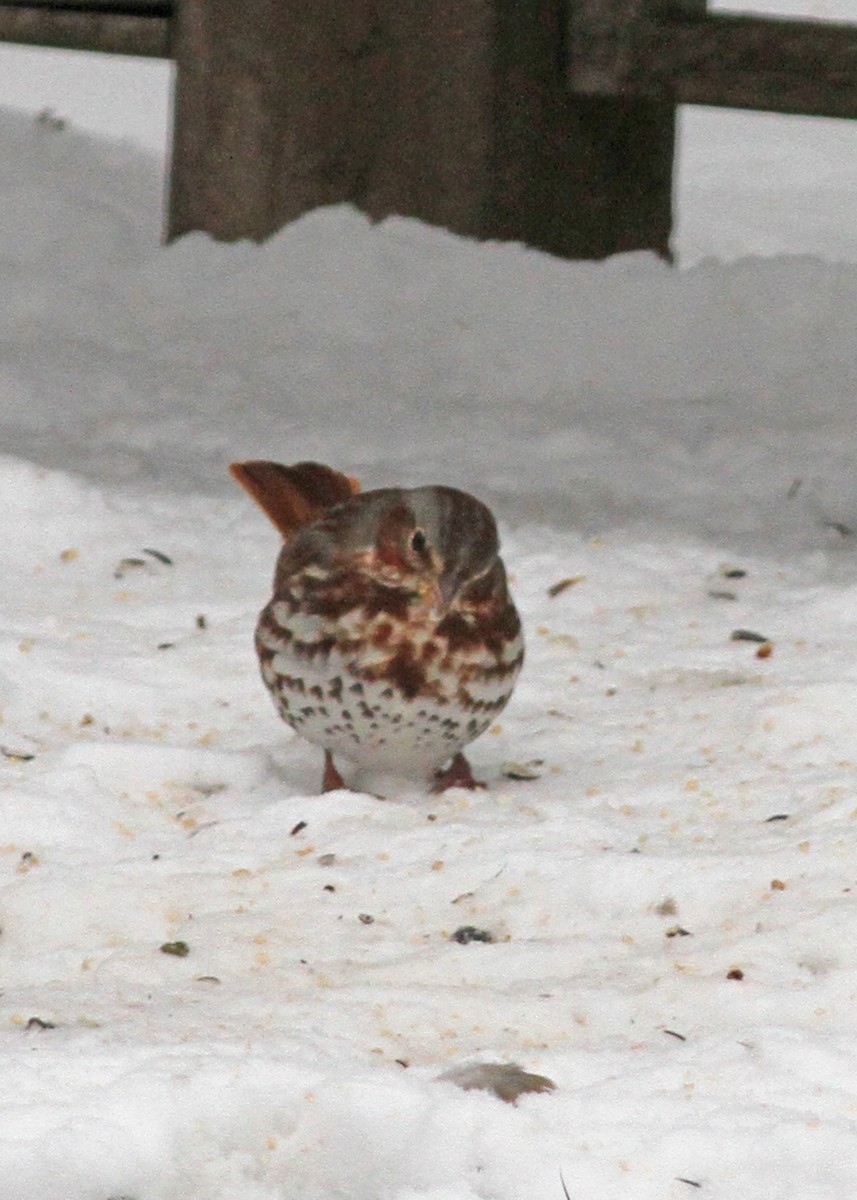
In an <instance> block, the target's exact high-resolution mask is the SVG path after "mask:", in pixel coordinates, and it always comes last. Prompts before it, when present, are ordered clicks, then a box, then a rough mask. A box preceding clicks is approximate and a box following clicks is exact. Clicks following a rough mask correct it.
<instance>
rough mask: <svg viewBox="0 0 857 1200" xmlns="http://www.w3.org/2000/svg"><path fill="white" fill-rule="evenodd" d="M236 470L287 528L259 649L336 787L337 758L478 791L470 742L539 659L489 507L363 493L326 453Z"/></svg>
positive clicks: (393, 491)
mask: <svg viewBox="0 0 857 1200" xmlns="http://www.w3.org/2000/svg"><path fill="white" fill-rule="evenodd" d="M230 469H231V472H232V474H233V476H234V477H235V479H237V481H238V482H239V483H240V484H242V486H243V487H245V488H246V489H247V491H248V492H249V493H250V495H251V496H253V498H254V499H255V500H256V501H257V502H258V503H259V504H260V505H261V507H262V508H263V509H264V510H265V512H266V513H267V515H268V516H269V517H270V518H271V520H272V521H273V522H274V524H275V525H276V526H277V528H278V529H279V530H280V532H281V533H282V534H283V536H284V538H285V545H284V546H283V549H282V551H281V552H280V557H279V560H278V562H277V570H276V576H275V579H274V594H273V596H272V598H271V600H270V602H269V604H268V605H267V606H266V607H265V608H264V609H263V610H262V612H261V614H260V616H259V622H258V625H257V627H256V650H257V652H258V655H259V662H260V665H261V670H262V678H263V679H264V681H265V683H266V684H267V687H268V689H269V691H270V692H271V695H272V696H273V698H274V703H275V704H276V706H277V709H278V710H279V713H280V715H281V716H282V717H283V719H284V720H285V721H287V722H288V724H289V725H291V726H292V728H293V729H295V730H297V732H298V733H299V734H301V735H302V736H303V737H305V738H307V739H308V740H309V741H310V742H314V743H315V744H316V745H319V746H321V747H322V748H323V749H324V752H325V767H324V775H323V779H322V787H323V790H324V791H330V790H332V789H334V788H337V787H342V786H343V780H342V776H341V775H340V774H339V771H338V770H337V768H336V766H335V765H334V761H333V756H334V754H336V755H343V756H344V757H346V758H350V759H352V760H353V761H354V763H355V764H356V765H357V766H358V767H360V768H362V769H368V770H373V771H385V772H394V773H395V774H397V775H422V776H424V777H427V778H428V777H432V778H433V779H434V788H433V790H435V791H442V790H443V789H444V788H446V787H452V786H459V787H469V788H473V787H477V786H479V785H478V784H477V783H476V781H475V780H474V778H473V774H472V772H471V770H470V765H469V763H468V762H467V759H466V758H465V757H464V755H463V753H462V748H463V747H464V746H466V745H467V744H468V743H469V742H472V741H473V739H474V738H476V737H478V736H479V734H480V733H482V732H483V730H485V729H486V728H487V726H488V725H489V724H490V723H491V721H492V720H493V719H494V717H496V715H497V713H499V712H500V710H501V709H502V708H503V706H504V705H505V704H506V702H507V700H508V699H509V696H510V695H511V693H512V688H513V686H514V684H515V679H516V677H517V675H518V672H519V671H520V668H521V663H522V662H523V657H524V643H523V637H522V633H521V622H520V620H519V618H518V614H517V611H516V610H515V606H514V604H513V603H512V600H511V598H510V596H509V592H508V590H507V587H506V572H505V570H504V568H503V563H502V561H501V559H500V558H499V555H498V542H497V527H496V525H495V523H494V518H493V516H492V515H491V513H490V511H489V510H488V508H486V506H485V505H484V504H482V503H481V502H480V501H479V500H476V499H475V498H474V497H473V496H470V495H468V494H467V493H466V492H460V491H458V490H457V489H456V488H450V487H420V488H412V489H410V490H408V489H404V488H380V489H379V490H377V491H370V492H362V493H361V492H360V491H359V487H358V485H357V483H356V482H355V481H354V480H351V479H349V478H347V477H346V476H345V475H342V474H340V473H339V472H338V471H334V470H333V469H332V468H330V467H324V466H321V465H320V464H318V463H298V464H296V465H295V466H292V467H285V466H280V465H279V464H278V463H272V462H245V463H234V464H233V465H232V467H231V468H230ZM443 767H445V769H444V770H441V768H443Z"/></svg>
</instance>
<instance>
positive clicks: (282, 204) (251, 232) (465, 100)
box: [0, 0, 857, 258]
mask: <svg viewBox="0 0 857 1200" xmlns="http://www.w3.org/2000/svg"><path fill="white" fill-rule="evenodd" d="M2 40H6V41H12V42H21V43H26V44H30V45H43V46H51V47H58V48H65V49H77V50H98V51H105V52H108V53H114V54H132V55H144V56H156V57H164V58H173V59H175V61H176V68H177V69H176V92H175V104H174V112H175V122H174V129H173V144H172V156H171V181H170V200H169V216H168V234H169V236H170V237H177V236H179V235H181V234H183V233H186V232H190V231H191V230H206V231H208V232H209V233H211V234H212V235H214V236H215V237H218V238H221V239H224V240H230V239H235V238H242V237H251V238H257V239H261V238H265V237H267V236H269V235H270V234H271V233H273V232H275V231H276V230H277V229H279V228H280V227H281V226H282V225H283V224H284V223H285V222H286V221H289V220H291V219H293V218H294V217H296V216H298V215H299V214H300V213H302V212H305V211H307V210H308V209H310V208H313V207H315V206H317V205H319V204H327V203H333V202H336V201H342V200H350V201H352V202H353V203H355V204H358V205H359V206H360V207H362V208H363V209H364V210H365V211H366V212H367V213H369V214H370V215H371V216H372V217H373V218H380V217H383V216H386V215H388V214H390V213H401V214H405V215H409V216H417V217H421V218H422V219H424V220H427V221H429V222H433V223H435V224H439V225H444V226H446V227H448V228H450V229H452V230H454V231H456V232H459V233H464V234H470V235H472V236H475V237H482V238H503V239H512V240H519V241H524V242H527V243H529V244H531V245H533V246H538V247H541V248H543V249H546V250H549V251H552V252H553V253H556V254H561V255H565V256H568V257H574V258H601V257H604V256H606V255H608V254H612V253H615V252H617V251H623V250H636V249H654V250H656V251H658V252H659V253H661V254H664V255H668V253H669V235H670V229H671V224H672V184H673V180H672V175H673V158H674V130H675V115H676V106H677V105H678V104H712V105H721V106H725V107H730V108H751V109H763V110H768V111H773V112H781V113H801V114H809V115H815V116H832V117H857V25H851V24H834V23H828V22H819V21H810V20H801V21H798V20H784V19H779V18H765V17H744V16H737V15H730V14H724V13H708V12H706V10H705V0H241V3H237V2H236V0H125V2H122V0H0V41H2Z"/></svg>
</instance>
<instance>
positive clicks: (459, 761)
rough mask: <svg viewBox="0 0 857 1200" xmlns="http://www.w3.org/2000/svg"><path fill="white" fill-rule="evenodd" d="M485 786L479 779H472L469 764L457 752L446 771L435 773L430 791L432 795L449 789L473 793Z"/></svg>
mask: <svg viewBox="0 0 857 1200" xmlns="http://www.w3.org/2000/svg"><path fill="white" fill-rule="evenodd" d="M485 786H486V784H484V783H483V782H482V781H481V780H480V779H474V778H473V772H472V771H471V769H470V763H469V762H468V761H467V759H466V758H465V757H464V755H463V754H462V753H461V751H460V750H459V752H458V753H457V754H456V755H455V757H454V758H453V760H452V762H451V763H450V764H449V766H448V767H447V768H446V770H444V771H438V772H437V774H436V775H435V777H434V783H433V784H432V786H431V789H430V790H431V792H432V795H437V794H438V793H439V792H445V791H446V789H447V788H451V787H460V788H467V790H468V791H470V792H475V791H476V789H477V788H484V787H485Z"/></svg>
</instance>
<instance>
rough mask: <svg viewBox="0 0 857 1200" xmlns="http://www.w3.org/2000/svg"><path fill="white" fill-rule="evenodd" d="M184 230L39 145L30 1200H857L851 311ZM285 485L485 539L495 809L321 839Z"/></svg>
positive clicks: (831, 294) (15, 312) (15, 224)
mask: <svg viewBox="0 0 857 1200" xmlns="http://www.w3.org/2000/svg"><path fill="white" fill-rule="evenodd" d="M849 169H850V164H849V163H848V162H844V163H842V164H841V171H840V172H839V174H836V176H835V179H833V180H832V182H831V184H830V186H837V187H839V188H840V189H841V195H843V196H845V195H847V192H848V186H849V185H848V178H849V176H848V172H849ZM813 170H814V168H813ZM831 171H832V168H831ZM821 182H822V183H823V184H824V187H825V188H827V181H826V180H822V181H821ZM716 184H717V181H716V180H711V181H710V185H711V187H712V188H714V187H715V185H716ZM803 184H804V186H805V187H806V188H807V190H810V189H811V187H812V186H813V185H814V184H813V179H812V177H811V174H810V172H809V170H808V172H807V176H806V177H805V178H804V179H803ZM158 186H159V166H158V164H156V163H154V162H151V161H150V160H148V159H146V158H144V157H143V156H141V155H138V154H136V153H135V152H132V151H131V150H129V149H128V148H116V147H110V146H107V145H102V144H98V143H96V142H92V141H89V140H87V139H85V138H83V137H81V136H79V135H77V134H75V133H74V132H73V131H69V130H67V129H65V130H59V129H54V128H51V127H50V125H47V124H44V123H41V124H37V123H34V122H32V121H31V120H28V119H26V118H23V117H18V116H12V115H10V114H6V115H4V116H2V119H0V205H2V212H3V220H2V222H0V279H2V294H3V298H4V299H3V304H2V306H0V445H2V448H3V451H4V455H5V456H4V457H3V458H2V459H0V498H2V504H3V509H4V513H5V516H6V532H5V537H4V538H3V539H2V543H0V563H2V570H0V605H2V607H0V655H2V676H0V711H2V725H0V746H2V749H3V754H4V765H3V790H2V794H0V795H2V798H0V805H2V808H0V829H2V834H0V871H2V887H1V888H0V924H2V936H0V954H2V994H0V1042H2V1053H3V1061H4V1066H5V1071H4V1079H5V1087H4V1091H3V1097H2V1098H0V1197H2V1198H3V1200H6V1198H7V1197H8V1198H9V1200H336V1198H341V1200H477V1198H478V1200H554V1198H556V1200H562V1198H563V1194H564V1191H565V1193H567V1195H568V1196H569V1197H570V1198H571V1200H614V1198H622V1200H625V1198H628V1200H669V1198H677V1200H678V1198H682V1197H690V1196H693V1195H695V1194H697V1193H699V1194H700V1195H702V1196H708V1197H712V1198H714V1200H717V1198H726V1197H729V1198H730V1200H731V1198H733V1197H736V1196H741V1197H742V1200H793V1198H794V1197H800V1198H801V1200H843V1197H847V1196H851V1195H853V1194H854V1190H855V1185H857V1167H855V1163H854V1153H853V1144H854V1135H855V1130H857V1038H855V1034H857V950H855V938H854V922H855V917H854V905H855V902H856V901H857V868H856V867H855V862H854V857H853V850H852V846H853V839H854V828H855V820H856V819H857V797H855V775H857V720H855V717H854V712H855V709H854V708H852V704H855V707H857V667H855V661H854V645H855V634H857V630H855V623H857V556H855V549H857V474H855V471H854V456H855V437H854V432H853V429H854V395H855V385H857V365H855V357H854V346H855V335H857V315H855V314H857V265H854V264H852V263H849V262H845V261H837V259H842V258H847V257H848V255H847V254H845V253H844V252H843V251H842V247H841V244H840V242H838V241H835V240H834V241H832V242H830V243H829V244H827V245H826V251H827V258H826V260H825V258H824V257H818V258H808V257H806V258H787V257H779V258H772V259H767V260H765V259H756V260H751V259H742V260H741V261H739V262H736V263H733V264H724V263H720V262H716V261H707V262H702V263H700V264H698V265H697V266H695V267H692V268H690V269H688V270H686V271H682V272H677V271H672V270H669V269H668V268H666V267H664V266H663V265H661V264H659V263H657V262H656V261H654V260H653V259H651V258H649V257H647V256H636V257H630V258H624V259H619V260H616V261H612V262H608V263H606V264H601V265H593V264H586V263H584V264H569V263H562V262H557V261H552V260H550V259H548V258H546V257H545V256H543V255H539V254H536V253H532V252H529V251H526V250H523V249H521V248H520V247H515V246H491V245H489V246H479V245H475V244H472V243H467V242H465V241H462V240H460V239H456V238H453V237H451V236H448V235H446V234H444V233H442V232H439V231H437V230H430V229H427V228H425V227H422V226H420V225H418V224H417V223H414V222H409V221H403V220H394V221H389V222H386V223H384V224H382V225H380V226H376V227H372V226H370V225H368V224H367V223H366V222H365V221H364V220H363V219H362V218H361V217H360V216H358V215H357V214H355V213H353V212H351V211H349V210H347V209H332V210H327V211H322V212H318V213H315V214H312V215H310V216H308V217H306V218H305V219H304V220H302V221H300V222H298V223H297V224H296V225H294V226H292V227H291V228H290V229H288V230H287V231H286V232H284V233H283V234H282V235H280V236H279V237H278V238H276V239H275V240H274V241H273V242H272V243H271V244H269V245H267V246H265V247H262V248H259V247H254V246H233V247H222V246H215V245H211V244H209V243H208V242H207V241H206V240H205V239H204V238H202V237H191V238H188V239H186V240H185V241H183V242H182V243H180V244H179V245H177V246H175V247H173V248H171V249H169V250H160V249H158V248H157V245H156V242H157V225H158V220H159V217H158V197H157V192H158ZM815 186H820V185H819V184H818V182H817V181H816V183H815ZM699 187H700V189H701V190H702V191H703V192H704V191H705V187H706V181H705V179H700V182H699ZM787 199H788V198H787V197H785V198H783V197H780V196H778V195H777V194H776V193H774V192H769V193H768V194H767V195H766V196H765V204H766V206H767V211H768V212H769V213H770V222H771V236H772V238H774V239H779V240H780V242H781V243H785V248H788V222H787V221H784V222H783V223H782V224H778V223H777V213H778V211H779V206H780V201H781V200H782V201H783V204H785V202H786V201H787ZM727 209H728V206H727ZM852 209H853V200H849V205H848V208H847V210H846V212H845V213H843V221H842V225H843V227H850V225H853V222H852V221H851V210H852ZM822 210H823V206H822V205H821V204H819V212H820V213H821V212H822ZM711 211H712V212H713V213H714V212H716V211H717V205H716V204H712V206H711ZM825 211H827V210H825ZM728 220H729V213H728V211H726V210H725V211H724V213H723V222H724V228H725V227H726V224H727V223H728ZM826 222H827V223H826ZM829 227H832V226H830V224H829V222H828V221H827V217H826V216H825V217H823V218H822V219H821V220H820V222H819V225H818V226H817V227H816V229H815V233H816V234H817V236H818V237H819V239H820V240H822V241H823V239H824V229H826V228H829ZM778 248H782V246H781V245H778ZM759 249H760V250H767V249H768V247H766V246H760V247H759ZM822 249H825V247H822ZM260 455H264V456H265V457H273V458H280V459H282V460H286V461H289V460H295V459H299V458H307V457H317V458H322V459H326V460H328V461H330V462H332V463H333V464H335V465H336V466H339V467H342V468H345V469H346V470H348V471H349V472H351V473H355V474H358V475H360V476H361V477H362V479H363V481H364V484H366V485H375V484H382V483H407V484H417V483H420V482H427V481H442V482H449V483H455V484H458V485H460V486H464V487H466V488H469V489H470V490H472V491H474V492H476V493H477V494H478V495H480V496H481V497H483V498H485V499H487V500H488V501H489V502H491V503H492V505H493V506H494V508H495V511H496V512H497V514H498V516H499V518H500V520H501V525H502V531H503V535H504V545H505V552H506V559H507V563H508V566H509V568H510V571H511V572H512V574H513V576H514V580H515V591H516V595H517V597H518V599H519V602H520V607H521V609H522V612H523V614H524V618H525V622H526V628H527V634H528V642H529V658H528V663H527V666H526V669H525V673H524V675H523V677H522V680H521V683H520V686H519V688H518V690H517V692H516V694H515V697H514V699H513V701H512V703H511V704H510V706H509V708H508V710H507V712H506V713H504V714H503V717H502V719H501V721H500V722H499V724H498V725H497V727H496V728H495V729H493V730H492V731H491V732H490V733H489V734H486V735H485V736H484V737H483V738H482V739H481V741H479V742H477V743H476V744H475V745H474V747H473V751H472V758H473V761H474V764H475V765H476V767H477V769H478V770H479V771H480V772H481V773H482V774H483V775H484V776H485V777H487V778H488V779H489V780H490V790H489V791H487V792H485V793H479V794H475V795H468V794H465V793H462V792H455V791H454V792H450V793H448V794H447V795H445V796H443V797H442V798H439V799H438V798H432V799H428V798H426V797H425V796H424V795H422V794H421V793H420V792H419V791H418V790H417V789H416V788H414V789H413V790H410V791H403V792H402V793H401V794H400V795H397V796H394V797H390V798H389V799H388V800H387V801H385V802H381V801H378V800H377V799H374V798H373V797H371V796H366V795H357V794H347V793H336V794H334V795H332V796H327V797H323V798H322V797H319V796H318V795H316V794H315V788H316V786H317V783H318V777H319V765H320V764H319V755H318V753H317V752H316V751H314V750H313V749H312V748H311V747H309V746H307V745H305V744H303V743H302V742H300V741H297V740H295V739H293V737H292V735H291V734H290V733H289V731H288V730H287V729H286V728H285V727H284V726H283V725H282V724H281V723H280V722H278V720H277V719H276V717H275V715H274V712H273V709H272V707H271V706H270V703H269V700H268V697H267V695H266V694H265V692H264V690H263V688H262V685H261V683H260V682H259V681H258V678H257V672H256V664H255V660H254V656H253V652H252V647H251V634H252V626H253V623H254V619H255V613H256V611H257V609H258V607H259V606H260V605H261V604H262V602H263V601H264V599H265V598H266V593H267V588H268V585H269V578H270V573H271V569H272V566H273V560H274V555H275V552H276V536H275V534H274V533H273V531H272V530H271V529H270V527H269V526H268V525H267V523H266V522H265V520H264V518H263V517H262V516H261V515H260V514H259V512H258V511H257V510H256V509H255V508H254V507H253V506H252V505H251V504H250V503H249V501H248V500H247V498H246V497H244V496H243V495H241V494H239V492H238V490H237V489H236V488H235V487H234V485H233V484H232V483H231V481H230V480H229V478H228V476H227V475H226V464H227V463H228V461H229V460H230V459H232V458H244V457H253V456H260ZM165 559H168V560H169V561H164V560H165ZM562 580H572V581H573V582H572V583H570V584H569V585H568V586H567V587H566V588H565V589H564V590H561V591H560V592H559V594H557V595H555V596H553V597H551V596H550V595H549V593H548V589H549V588H550V587H551V586H552V585H554V584H557V583H559V582H560V581H562ZM736 630H744V631H749V632H750V633H754V634H757V635H759V637H760V638H762V639H766V640H764V641H752V640H735V639H734V638H733V637H732V635H733V633H734V631H736ZM533 760H537V761H538V764H539V765H538V767H537V768H536V770H535V771H534V772H533V773H534V774H537V775H538V776H539V777H538V778H535V779H532V780H529V781H523V780H513V779H509V778H507V777H505V776H504V775H503V773H502V771H503V767H504V764H508V763H510V762H517V763H519V764H520V763H528V762H532V761H533ZM299 826H300V828H298V827H299ZM462 926H474V927H476V928H477V929H479V930H483V931H486V932H487V933H488V934H490V935H491V936H492V938H493V941H491V942H485V941H473V942H470V943H469V944H465V945H462V944H459V943H457V942H456V941H454V940H452V939H451V935H452V934H453V933H454V932H455V930H456V929H459V928H460V927H462ZM176 943H184V944H185V945H186V947H187V949H188V953H187V954H186V955H185V956H181V955H177V954H175V953H166V952H164V947H168V948H169V949H172V950H175V949H177V947H176V945H175V944H176ZM178 948H179V949H180V948H181V947H178ZM491 1061H494V1062H513V1061H514V1062H518V1063H520V1064H521V1065H522V1066H523V1067H525V1068H526V1069H527V1070H531V1071H536V1072H539V1073H541V1074H545V1075H547V1076H549V1077H550V1078H551V1079H553V1080H554V1081H555V1083H556V1085H557V1087H556V1091H554V1092H553V1093H550V1094H543V1095H533V1096H527V1097H524V1098H522V1099H521V1100H520V1101H519V1103H518V1104H517V1106H510V1105H505V1104H503V1103H501V1102H500V1101H499V1100H498V1099H496V1098H495V1097H494V1096H493V1095H491V1094H489V1093H486V1092H480V1091H463V1090H461V1089H460V1088H458V1087H456V1086H455V1085H454V1084H453V1083H450V1082H445V1081H438V1076H439V1075H441V1074H442V1073H443V1072H445V1071H447V1070H449V1069H450V1068H455V1067H459V1066H462V1065H466V1064H469V1063H474V1062H491Z"/></svg>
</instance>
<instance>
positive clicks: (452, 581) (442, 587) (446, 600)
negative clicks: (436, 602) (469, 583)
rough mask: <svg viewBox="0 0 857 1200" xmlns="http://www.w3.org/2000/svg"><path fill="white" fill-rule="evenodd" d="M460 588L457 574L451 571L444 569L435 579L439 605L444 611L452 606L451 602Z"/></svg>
mask: <svg viewBox="0 0 857 1200" xmlns="http://www.w3.org/2000/svg"><path fill="white" fill-rule="evenodd" d="M460 588H461V580H460V579H459V577H458V575H457V574H455V573H454V572H452V571H444V572H443V573H442V574H441V575H440V576H439V577H438V581H437V591H438V596H439V598H440V607H441V608H442V609H443V611H444V612H448V610H449V609H450V608H451V607H452V602H453V601H454V600H455V597H456V596H457V595H458V592H459V589H460Z"/></svg>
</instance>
